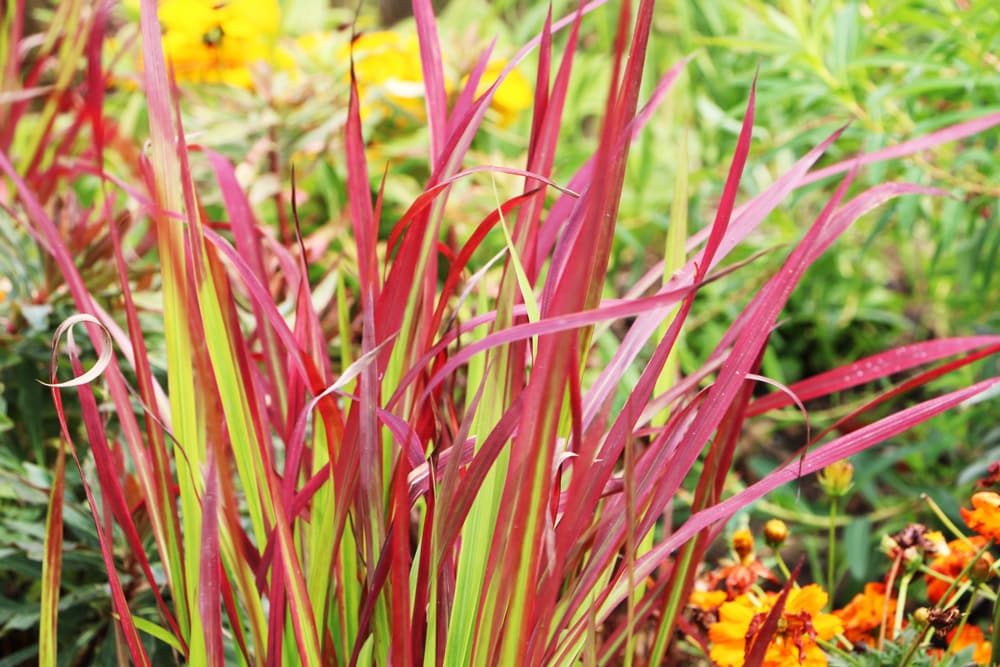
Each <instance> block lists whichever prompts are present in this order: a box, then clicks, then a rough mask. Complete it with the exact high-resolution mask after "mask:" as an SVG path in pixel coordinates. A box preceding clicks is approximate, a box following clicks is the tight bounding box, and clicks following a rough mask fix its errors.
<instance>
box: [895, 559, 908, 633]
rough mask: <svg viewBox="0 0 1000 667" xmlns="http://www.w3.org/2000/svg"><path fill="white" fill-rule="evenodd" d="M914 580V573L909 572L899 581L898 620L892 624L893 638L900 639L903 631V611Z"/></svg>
mask: <svg viewBox="0 0 1000 667" xmlns="http://www.w3.org/2000/svg"><path fill="white" fill-rule="evenodd" d="M912 578H913V573H912V572H907V573H906V574H904V575H903V578H902V579H900V580H899V597H898V598H897V599H896V620H895V622H894V623H893V624H892V636H893V637H898V636H899V633H900V632H902V630H903V611H904V610H905V608H906V589H907V588H908V587H909V586H910V579H912Z"/></svg>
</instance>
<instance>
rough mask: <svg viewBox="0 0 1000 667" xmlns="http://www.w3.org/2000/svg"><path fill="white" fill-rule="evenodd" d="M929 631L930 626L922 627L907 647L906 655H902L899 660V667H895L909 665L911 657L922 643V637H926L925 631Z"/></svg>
mask: <svg viewBox="0 0 1000 667" xmlns="http://www.w3.org/2000/svg"><path fill="white" fill-rule="evenodd" d="M930 629H931V626H930V625H926V626H924V629H923V630H921V631H920V632H919V633H918V634H917V636H916V637H914V638H913V641H912V642H911V643H910V645H909V647H907V649H906V653H904V654H903V657H902V659H900V661H899V665H897V667H907V665H909V664H910V661H911V660H913V656H915V655H916V654H917V649H919V648H920V646H921V644H923V643H924V637H925V636H926V635H927V631H928V630H930Z"/></svg>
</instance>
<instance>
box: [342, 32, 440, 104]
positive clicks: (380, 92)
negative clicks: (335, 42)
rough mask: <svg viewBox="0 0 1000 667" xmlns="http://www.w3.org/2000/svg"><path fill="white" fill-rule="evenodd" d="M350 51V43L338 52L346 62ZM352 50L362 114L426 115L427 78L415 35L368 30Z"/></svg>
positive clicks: (356, 41) (354, 44) (355, 41)
mask: <svg viewBox="0 0 1000 667" xmlns="http://www.w3.org/2000/svg"><path fill="white" fill-rule="evenodd" d="M351 52H352V45H350V44H348V45H345V46H343V47H342V48H341V49H340V52H339V53H338V56H339V57H340V58H341V59H342V60H343V61H345V62H346V61H347V60H348V58H349V57H350V56H351ZM353 54H354V74H355V76H356V77H357V81H358V97H359V98H360V102H361V117H362V118H364V119H368V118H369V117H371V116H372V115H373V114H374V115H375V116H376V119H377V120H381V119H383V118H392V117H393V116H394V115H395V114H396V113H398V112H402V113H403V114H405V115H407V116H410V117H411V118H413V119H414V120H417V121H421V120H423V119H424V116H425V110H424V83H423V80H424V79H423V70H422V69H421V67H420V45H419V42H418V41H417V37H416V35H407V36H404V35H400V34H399V33H396V32H392V31H389V30H379V31H375V32H367V33H365V34H363V35H361V36H360V37H358V38H357V39H355V40H354V43H353ZM396 120H397V121H398V120H399V119H398V118H397V119H396Z"/></svg>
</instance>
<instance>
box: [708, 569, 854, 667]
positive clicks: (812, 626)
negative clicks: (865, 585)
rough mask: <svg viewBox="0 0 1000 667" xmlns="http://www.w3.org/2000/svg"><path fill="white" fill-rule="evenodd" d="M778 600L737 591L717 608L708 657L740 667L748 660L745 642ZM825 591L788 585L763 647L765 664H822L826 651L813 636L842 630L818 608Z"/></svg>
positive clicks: (792, 666) (785, 666) (830, 635)
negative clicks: (736, 595) (717, 619)
mask: <svg viewBox="0 0 1000 667" xmlns="http://www.w3.org/2000/svg"><path fill="white" fill-rule="evenodd" d="M777 599H778V594H777V593H767V594H766V595H765V596H764V598H763V599H757V598H753V597H750V596H749V595H741V596H740V597H738V598H736V599H735V600H733V601H732V602H727V603H726V604H724V605H722V607H721V608H720V609H719V622H718V623H716V624H715V625H713V626H712V627H711V628H710V629H709V636H710V637H711V639H712V643H713V646H712V650H711V653H710V656H711V658H712V660H714V661H715V662H716V663H717V664H718V665H720V667H739V666H740V665H743V664H744V662H745V659H746V652H747V647H748V643H747V642H748V641H750V642H752V641H753V639H754V637H755V636H756V635H757V633H758V632H759V631H760V629H761V628H762V627H763V625H764V620H765V619H766V618H767V615H768V613H769V612H770V610H771V608H772V607H773V606H774V603H775V601H777ZM826 600H827V595H826V592H825V591H824V590H823V589H822V588H820V587H819V586H817V585H816V584H810V585H809V586H805V587H804V588H800V589H797V590H792V591H790V592H789V594H788V599H787V600H786V601H785V608H784V609H783V610H782V613H781V619H780V620H779V622H778V628H777V630H776V631H775V633H774V635H773V636H772V637H771V641H770V643H769V644H768V646H767V652H766V654H765V656H764V662H763V666H764V667H823V666H825V665H826V664H827V659H826V654H824V653H823V651H822V649H820V647H819V646H818V645H817V644H816V640H817V639H823V640H826V639H831V638H833V637H834V636H835V635H836V634H838V633H840V632H842V631H843V625H842V624H841V621H840V619H839V618H837V617H836V616H834V615H833V614H824V613H821V610H822V609H823V606H824V605H826Z"/></svg>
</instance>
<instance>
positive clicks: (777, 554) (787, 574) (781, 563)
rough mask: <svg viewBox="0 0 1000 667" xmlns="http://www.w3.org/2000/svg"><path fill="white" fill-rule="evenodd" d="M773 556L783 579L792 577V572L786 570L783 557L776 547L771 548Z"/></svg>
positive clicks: (786, 579)
mask: <svg viewBox="0 0 1000 667" xmlns="http://www.w3.org/2000/svg"><path fill="white" fill-rule="evenodd" d="M773 551H774V557H775V559H776V560H777V561H778V569H779V570H781V574H782V576H783V577H785V581H788V580H789V579H791V578H792V573H791V572H790V571H789V570H788V566H787V565H785V559H784V558H782V557H781V552H780V551H778V550H777V549H773Z"/></svg>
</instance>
